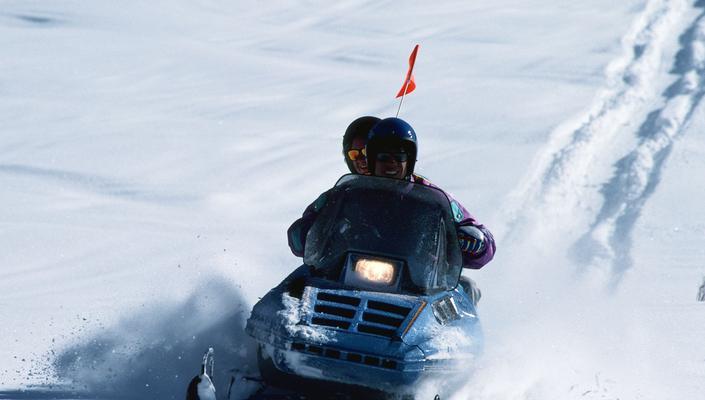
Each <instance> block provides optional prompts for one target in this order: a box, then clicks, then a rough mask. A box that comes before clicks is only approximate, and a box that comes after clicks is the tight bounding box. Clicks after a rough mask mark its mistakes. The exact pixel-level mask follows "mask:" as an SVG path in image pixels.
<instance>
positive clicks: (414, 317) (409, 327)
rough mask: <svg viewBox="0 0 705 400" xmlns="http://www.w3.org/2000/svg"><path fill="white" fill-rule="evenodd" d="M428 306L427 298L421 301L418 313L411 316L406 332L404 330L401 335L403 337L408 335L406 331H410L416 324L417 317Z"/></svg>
mask: <svg viewBox="0 0 705 400" xmlns="http://www.w3.org/2000/svg"><path fill="white" fill-rule="evenodd" d="M424 308H426V300H422V301H421V305H420V306H419V309H418V310H416V313H415V314H414V316H413V317H411V321H409V323H408V324H407V325H406V329H404V332H402V334H401V337H402V338H403V337H404V336H406V333H407V332H409V329H411V327H412V326H413V325H414V322H416V319H417V318H418V317H419V315H421V312H422V311H423V309H424Z"/></svg>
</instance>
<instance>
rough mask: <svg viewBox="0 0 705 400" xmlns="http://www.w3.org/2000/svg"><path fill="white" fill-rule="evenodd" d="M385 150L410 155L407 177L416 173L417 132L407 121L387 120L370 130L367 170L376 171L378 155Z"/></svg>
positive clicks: (398, 119)
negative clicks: (401, 151)
mask: <svg viewBox="0 0 705 400" xmlns="http://www.w3.org/2000/svg"><path fill="white" fill-rule="evenodd" d="M385 150H389V151H399V150H403V151H404V152H406V153H408V154H409V159H408V161H407V162H406V177H409V176H411V174H412V173H414V165H416V155H417V154H418V144H417V140H416V132H414V128H412V127H411V125H409V124H408V123H406V121H404V120H403V119H400V118H394V117H392V118H385V119H383V120H381V121H379V122H378V123H377V124H376V125H375V126H373V127H372V129H371V130H370V134H369V136H368V137H367V168H369V170H370V171H374V170H375V161H377V154H378V153H382V152H384V151H385Z"/></svg>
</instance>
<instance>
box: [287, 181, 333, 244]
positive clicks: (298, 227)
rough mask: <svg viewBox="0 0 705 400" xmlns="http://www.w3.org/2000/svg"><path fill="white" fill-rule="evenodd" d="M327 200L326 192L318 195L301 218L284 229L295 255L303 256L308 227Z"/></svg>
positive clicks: (314, 220)
mask: <svg viewBox="0 0 705 400" xmlns="http://www.w3.org/2000/svg"><path fill="white" fill-rule="evenodd" d="M327 201H328V192H325V193H323V194H321V195H320V196H318V198H317V199H316V201H314V202H313V203H311V204H309V206H308V207H306V210H304V213H303V215H302V216H301V218H299V219H297V220H296V221H294V223H293V224H291V226H290V227H289V229H288V230H287V231H286V234H287V237H288V240H289V248H290V249H291V252H292V253H294V255H295V256H297V257H303V256H304V250H305V249H306V235H307V234H308V231H309V229H311V227H312V226H313V223H314V222H316V218H317V217H318V214H319V213H320V212H321V209H322V208H323V206H324V205H325V204H326V202H327Z"/></svg>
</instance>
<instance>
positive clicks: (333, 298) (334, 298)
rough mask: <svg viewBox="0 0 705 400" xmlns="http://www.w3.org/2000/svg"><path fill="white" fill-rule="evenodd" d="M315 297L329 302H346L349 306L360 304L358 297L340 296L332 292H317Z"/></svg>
mask: <svg viewBox="0 0 705 400" xmlns="http://www.w3.org/2000/svg"><path fill="white" fill-rule="evenodd" d="M316 298H317V299H318V300H319V301H329V302H331V303H340V304H347V305H349V306H353V307H357V306H359V305H360V299H358V298H356V297H349V296H340V295H337V294H332V293H325V292H318V296H316Z"/></svg>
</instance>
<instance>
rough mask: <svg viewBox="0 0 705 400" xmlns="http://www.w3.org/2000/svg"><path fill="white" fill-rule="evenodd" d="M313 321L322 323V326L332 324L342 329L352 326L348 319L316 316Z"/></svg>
mask: <svg viewBox="0 0 705 400" xmlns="http://www.w3.org/2000/svg"><path fill="white" fill-rule="evenodd" d="M311 323H312V324H314V325H322V326H330V327H332V328H340V329H348V328H350V325H351V322H348V321H341V320H338V319H328V318H320V317H314V318H313V319H311Z"/></svg>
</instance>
